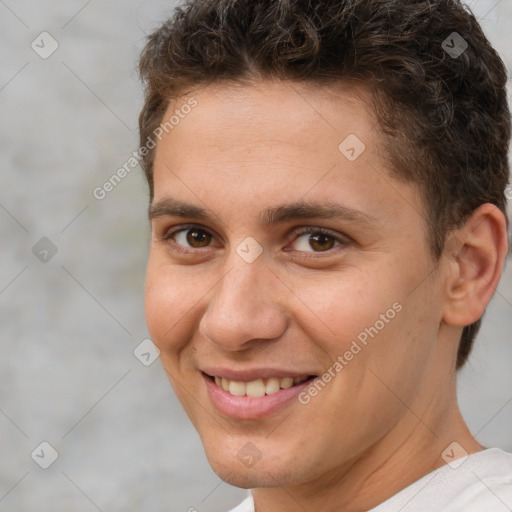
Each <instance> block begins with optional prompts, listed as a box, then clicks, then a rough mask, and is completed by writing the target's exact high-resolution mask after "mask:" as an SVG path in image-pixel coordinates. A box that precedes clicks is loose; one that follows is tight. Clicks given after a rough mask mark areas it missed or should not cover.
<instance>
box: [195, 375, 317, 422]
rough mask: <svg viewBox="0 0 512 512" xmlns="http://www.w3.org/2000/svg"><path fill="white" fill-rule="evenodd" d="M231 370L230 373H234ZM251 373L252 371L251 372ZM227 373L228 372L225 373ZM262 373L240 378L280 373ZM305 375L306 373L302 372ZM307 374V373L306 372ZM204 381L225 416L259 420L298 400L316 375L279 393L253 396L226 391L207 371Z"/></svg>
mask: <svg viewBox="0 0 512 512" xmlns="http://www.w3.org/2000/svg"><path fill="white" fill-rule="evenodd" d="M233 373H237V372H232V371H230V372H229V374H231V375H233ZM249 373H250V372H249ZM215 375H217V376H219V377H220V376H222V375H221V374H217V373H216V374H215ZM225 375H227V374H225ZM261 375H262V373H261V372H260V373H258V376H257V377H256V378H253V377H254V374H250V378H245V377H244V378H243V379H242V378H240V377H238V380H240V381H246V382H249V381H250V380H256V379H258V378H270V377H277V376H278V374H277V373H274V374H273V375H269V377H261ZM302 375H305V374H302ZM306 375H307V374H306ZM201 376H202V378H203V381H204V383H205V385H206V389H207V392H208V395H209V397H210V400H211V401H212V403H213V405H214V407H215V408H216V409H217V410H218V411H219V412H220V413H221V414H223V415H224V416H228V417H229V418H232V419H237V420H259V419H263V418H266V417H268V416H271V415H272V414H275V413H277V412H279V411H281V410H282V409H284V408H285V407H288V406H290V405H291V404H292V403H293V402H294V401H296V402H298V400H297V397H298V396H299V395H300V393H301V392H302V391H303V390H304V388H306V387H307V386H309V385H310V384H311V382H312V380H313V379H314V378H316V377H312V378H310V379H308V380H305V381H304V382H301V383H300V384H296V385H295V386H292V387H291V388H288V389H281V390H280V391H278V392H277V393H274V394H272V395H265V396H261V397H252V396H234V395H232V394H231V393H228V392H227V391H224V390H223V389H222V388H220V387H219V386H217V384H215V382H214V381H213V380H212V379H211V378H210V377H209V376H208V375H205V373H202V374H201ZM279 376H281V377H292V376H299V375H297V373H295V374H294V375H292V374H289V375H283V373H280V374H279ZM224 378H226V379H228V378H229V377H227V376H225V377H224ZM231 380H237V379H236V378H233V377H232V378H231Z"/></svg>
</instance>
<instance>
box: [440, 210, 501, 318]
mask: <svg viewBox="0 0 512 512" xmlns="http://www.w3.org/2000/svg"><path fill="white" fill-rule="evenodd" d="M507 249H508V239H507V222H506V218H505V215H504V214H503V212H502V211H501V210H500V209H499V208H498V207H496V206H495V205H492V204H483V205H481V206H480V207H479V208H477V209H476V210H475V211H474V212H473V214H472V215H471V216H470V217H469V218H468V220H467V221H466V223H465V225H464V226H463V227H462V228H460V229H457V230H456V231H454V232H453V233H451V235H450V240H449V242H448V243H447V244H446V246H445V251H444V255H445V256H446V257H448V269H449V270H448V274H447V275H448V277H447V279H446V302H445V308H444V315H443V320H444V321H445V322H446V323H447V324H449V325H453V326H459V327H464V326H466V325H471V324H472V323H474V322H476V321H477V320H478V319H479V318H481V316H482V315H483V314H484V311H485V308H486V307H487V304H488V303H489V301H490V300H491V297H492V296H493V294H494V292H495V290H496V288H497V286H498V283H499V281H500V278H501V274H502V272H503V266H504V263H505V257H506V255H507Z"/></svg>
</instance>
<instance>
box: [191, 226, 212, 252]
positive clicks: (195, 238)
mask: <svg viewBox="0 0 512 512" xmlns="http://www.w3.org/2000/svg"><path fill="white" fill-rule="evenodd" d="M186 233H187V236H186V239H187V243H188V244H189V245H190V247H194V248H196V249H198V248H201V247H207V246H208V245H209V244H210V242H211V240H212V237H211V235H210V234H209V233H207V232H206V231H203V230H202V229H188V230H187V231H186Z"/></svg>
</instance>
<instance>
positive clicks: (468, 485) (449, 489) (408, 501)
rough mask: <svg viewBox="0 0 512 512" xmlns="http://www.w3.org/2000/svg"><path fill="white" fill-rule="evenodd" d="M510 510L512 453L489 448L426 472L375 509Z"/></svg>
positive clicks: (410, 511)
mask: <svg viewBox="0 0 512 512" xmlns="http://www.w3.org/2000/svg"><path fill="white" fill-rule="evenodd" d="M396 510H400V511H401V512H420V511H424V510H438V511H440V512H481V511H482V510H489V511H490V510H492V511H493V512H510V510H512V454H510V453H507V452H504V451H503V450H501V449H499V448H489V449H487V450H483V451H481V452H478V453H474V454H472V455H470V456H468V457H466V458H464V459H459V460H458V461H454V462H452V463H451V464H447V465H445V466H443V467H441V468H439V469H436V470H435V471H433V472H431V473H429V474H428V475H425V476H424V477H423V478H421V479H420V480H418V481H417V482H415V483H413V484H412V485H410V486H409V487H407V488H405V489H403V490H402V491H400V492H399V493H398V494H396V495H395V496H393V497H391V498H390V499H389V500H387V501H385V502H384V503H382V504H381V505H379V506H377V507H376V508H374V509H372V512H395V511H396Z"/></svg>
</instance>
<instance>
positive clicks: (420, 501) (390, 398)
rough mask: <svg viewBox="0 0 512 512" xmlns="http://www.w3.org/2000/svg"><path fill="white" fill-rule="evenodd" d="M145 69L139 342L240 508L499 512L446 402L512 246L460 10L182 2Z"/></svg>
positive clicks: (508, 477)
mask: <svg viewBox="0 0 512 512" xmlns="http://www.w3.org/2000/svg"><path fill="white" fill-rule="evenodd" d="M140 70H141V76H142V79H143V83H144V87H145V102H144V106H143V108H142V111H141V114H140V119H139V123H140V144H141V153H142V154H143V156H144V160H143V166H144V171H145V175H146V177H147V181H148V184H149V192H150V206H149V218H150V221H151V229H152V239H151V245H150V253H149V260H148V267H147V276H146V291H145V312H146V319H147V324H148V329H149V333H150V335H151V338H152V340H153V342H154V343H155V345H156V346H157V347H158V349H159V350H160V358H161V362H162V365H163V368H164V370H165V372H166V373H167V375H168V377H169V380H170V382H171V384H172V386H173V388H174V390H175V392H176V394H177V396H178V398H179V400H180V402H181V404H182V406H183V407H184V409H185V411H186V413H187V415H188V416H189V418H190V420H191V422H192V423H193V425H194V427H195V428H196V429H197V431H198V433H199V435H200V437H201V441H202V443H203V445H204V449H205V452H206V455H207V458H208V460H209V463H210V464H211V466H212V468H213V470H214V471H215V472H216V473H217V474H218V475H219V477H220V478H222V479H223V480H225V481H226V482H228V483H230V484H232V485H234V486H237V487H240V488H244V489H248V490H249V492H250V496H249V497H248V498H247V499H246V500H245V501H244V502H243V503H242V504H241V505H240V506H239V507H237V508H235V509H234V510H235V511H236V512H242V511H249V512H253V511H257V512H291V511H293V512H295V511H298V510H304V511H306V510H308V511H312V510H315V511H322V512H335V511H336V512H339V511H341V510H343V511H345V512H360V511H368V510H371V511H374V512H398V511H399V510H400V511H402V512H410V511H425V510H429V511H445V512H446V511H451V512H452V511H479V512H481V511H483V510H485V511H493V512H500V511H510V510H512V455H511V454H509V453H506V452H505V451H503V450H501V449H499V448H496V447H484V446H482V445H481V444H480V443H479V442H478V441H477V440H476V439H475V438H474V437H473V435H472V433H471V432H470V430H469V428H468V426H467V425H466V423H465V420H464V418H463V417H462V415H461V412H460V410H459V407H458V405H457V397H456V375H457V370H459V369H460V368H462V367H463V365H464V364H465V362H466V361H467V358H468V356H469V354H470V351H471V346H472V344H473V341H474V339H475V336H476V334H477V332H478V329H479V326H480V323H481V318H482V315H483V314H484V311H485V309H486V306H487V304H488V303H489V300H490V299H491V297H492V296H493V294H494V292H495V290H496V287H497V285H498V283H499V281H500V278H501V275H502V271H503V266H504V261H505V258H506V255H507V249H508V240H507V227H508V221H507V217H506V191H507V183H508V179H509V167H508V160H507V152H508V145H509V139H510V114H509V109H508V106H507V97H506V89H505V84H506V80H507V74H506V70H505V67H504V65H503V62H502V61H501V59H500V58H499V56H498V55H497V53H496V51H495V50H494V49H493V48H492V47H491V45H490V43H489V42H488V40H487V39H486V37H485V36H484V34H483V32H482V29H481V27H480V26H479V24H478V22H477V20H476V19H475V17H474V15H473V14H472V13H471V11H470V10H469V8H467V7H465V6H464V5H463V4H462V3H461V2H460V1H457V0H374V1H372V2H368V1H366V0H336V1H334V0H320V1H318V2H310V1H306V0H279V1H273V2H267V1H262V0H209V1H208V2H204V1H199V0H188V1H186V2H184V3H182V4H181V5H179V6H178V7H177V8H176V10H175V11H174V13H173V15H172V17H171V18H170V19H169V20H167V21H166V22H165V23H163V25H162V26H161V27H160V28H158V30H156V31H155V32H154V33H152V34H151V35H150V36H149V38H148V41H147V43H146V46H145V48H144V50H143V52H142V54H141V60H140Z"/></svg>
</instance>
